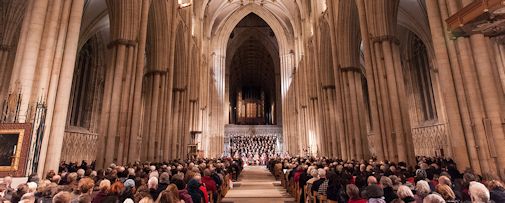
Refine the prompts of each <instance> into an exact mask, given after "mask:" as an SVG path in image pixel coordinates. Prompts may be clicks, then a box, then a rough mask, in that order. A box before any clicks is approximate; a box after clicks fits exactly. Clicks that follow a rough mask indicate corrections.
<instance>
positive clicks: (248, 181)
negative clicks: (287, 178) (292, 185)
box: [222, 166, 295, 203]
mask: <svg viewBox="0 0 505 203" xmlns="http://www.w3.org/2000/svg"><path fill="white" fill-rule="evenodd" d="M222 202H223V203H232V202H233V203H235V202H236V203H242V202H245V203H249V202H251V203H252V202H262V203H267V202H268V203H269V202H272V203H292V202H295V199H294V198H293V197H291V196H290V195H289V194H288V193H286V190H285V189H284V188H283V187H282V186H281V183H280V181H276V180H275V178H274V176H272V174H271V173H270V172H269V171H268V170H267V169H266V167H265V166H247V167H245V168H244V170H243V171H242V173H241V175H240V177H239V180H238V181H237V182H234V183H233V189H231V190H230V191H229V192H228V194H226V197H225V198H224V199H223V200H222Z"/></svg>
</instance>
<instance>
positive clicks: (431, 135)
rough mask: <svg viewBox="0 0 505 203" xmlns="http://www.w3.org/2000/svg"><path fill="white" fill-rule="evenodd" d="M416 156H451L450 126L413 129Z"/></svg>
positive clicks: (443, 124)
mask: <svg viewBox="0 0 505 203" xmlns="http://www.w3.org/2000/svg"><path fill="white" fill-rule="evenodd" d="M412 139H413V142H414V151H415V154H416V155H423V156H450V155H451V154H450V149H449V142H448V126H447V124H445V123H442V124H435V125H429V126H421V127H416V128H412Z"/></svg>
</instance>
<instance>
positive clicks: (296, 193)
mask: <svg viewBox="0 0 505 203" xmlns="http://www.w3.org/2000/svg"><path fill="white" fill-rule="evenodd" d="M294 184H295V200H296V202H300V185H299V184H298V183H296V182H295V183H294Z"/></svg>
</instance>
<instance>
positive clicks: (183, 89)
mask: <svg viewBox="0 0 505 203" xmlns="http://www.w3.org/2000/svg"><path fill="white" fill-rule="evenodd" d="M186 89H187V88H186V87H184V88H174V89H173V91H174V92H185V91H186Z"/></svg>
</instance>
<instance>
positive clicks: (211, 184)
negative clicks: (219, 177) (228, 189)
mask: <svg viewBox="0 0 505 203" xmlns="http://www.w3.org/2000/svg"><path fill="white" fill-rule="evenodd" d="M202 183H203V184H205V187H206V188H207V191H208V192H212V193H215V192H217V186H216V181H214V179H212V178H211V177H210V176H203V177H202Z"/></svg>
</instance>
